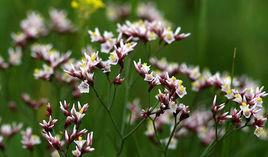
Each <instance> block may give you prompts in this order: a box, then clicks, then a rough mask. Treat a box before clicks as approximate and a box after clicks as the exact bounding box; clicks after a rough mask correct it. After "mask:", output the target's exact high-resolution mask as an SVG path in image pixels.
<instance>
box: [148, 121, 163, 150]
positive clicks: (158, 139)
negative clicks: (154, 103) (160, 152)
mask: <svg viewBox="0 0 268 157" xmlns="http://www.w3.org/2000/svg"><path fill="white" fill-rule="evenodd" d="M156 118H157V117H155V118H154V119H152V118H151V117H150V120H151V121H152V123H153V127H154V134H155V138H156V141H157V143H158V144H159V145H160V146H162V144H161V141H160V138H159V136H158V133H157V128H156V125H155V120H156Z"/></svg>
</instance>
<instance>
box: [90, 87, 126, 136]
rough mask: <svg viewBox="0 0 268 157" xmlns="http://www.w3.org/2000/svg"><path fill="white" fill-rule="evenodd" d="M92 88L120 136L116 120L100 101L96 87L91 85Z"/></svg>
mask: <svg viewBox="0 0 268 157" xmlns="http://www.w3.org/2000/svg"><path fill="white" fill-rule="evenodd" d="M92 88H93V91H94V93H95V95H96V97H97V99H98V100H99V102H100V103H101V105H102V106H103V107H104V109H105V110H106V112H107V113H108V116H109V118H110V119H111V121H112V124H113V127H114V128H115V130H116V132H117V134H118V135H119V136H120V138H122V135H121V133H120V130H119V128H118V127H117V124H116V122H115V120H114V118H113V116H112V114H111V112H110V110H109V108H108V107H107V106H106V105H105V103H104V102H103V101H102V99H101V97H100V95H99V94H98V92H97V91H96V89H95V88H94V87H92Z"/></svg>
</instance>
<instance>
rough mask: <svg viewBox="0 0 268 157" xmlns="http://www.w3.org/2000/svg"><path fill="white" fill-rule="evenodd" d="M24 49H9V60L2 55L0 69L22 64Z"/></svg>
mask: <svg viewBox="0 0 268 157" xmlns="http://www.w3.org/2000/svg"><path fill="white" fill-rule="evenodd" d="M21 58H22V49H21V47H16V48H9V49H8V62H5V61H4V59H3V58H2V57H1V56H0V69H6V68H8V67H10V66H16V65H20V64H21Z"/></svg>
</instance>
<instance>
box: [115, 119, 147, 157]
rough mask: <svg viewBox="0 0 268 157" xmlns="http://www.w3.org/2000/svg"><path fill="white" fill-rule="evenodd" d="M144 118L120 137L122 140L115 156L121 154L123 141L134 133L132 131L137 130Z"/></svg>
mask: <svg viewBox="0 0 268 157" xmlns="http://www.w3.org/2000/svg"><path fill="white" fill-rule="evenodd" d="M145 120H146V118H144V119H142V120H141V121H140V122H139V123H138V124H137V125H136V127H135V128H133V129H132V130H131V131H129V132H128V133H127V135H125V136H124V137H123V138H122V140H121V144H120V148H119V151H118V153H117V156H120V155H121V153H122V150H123V148H124V144H125V141H126V140H127V138H128V137H130V136H131V135H132V134H134V133H135V132H136V131H137V129H138V128H139V127H140V126H141V125H142V124H143V122H144V121H145Z"/></svg>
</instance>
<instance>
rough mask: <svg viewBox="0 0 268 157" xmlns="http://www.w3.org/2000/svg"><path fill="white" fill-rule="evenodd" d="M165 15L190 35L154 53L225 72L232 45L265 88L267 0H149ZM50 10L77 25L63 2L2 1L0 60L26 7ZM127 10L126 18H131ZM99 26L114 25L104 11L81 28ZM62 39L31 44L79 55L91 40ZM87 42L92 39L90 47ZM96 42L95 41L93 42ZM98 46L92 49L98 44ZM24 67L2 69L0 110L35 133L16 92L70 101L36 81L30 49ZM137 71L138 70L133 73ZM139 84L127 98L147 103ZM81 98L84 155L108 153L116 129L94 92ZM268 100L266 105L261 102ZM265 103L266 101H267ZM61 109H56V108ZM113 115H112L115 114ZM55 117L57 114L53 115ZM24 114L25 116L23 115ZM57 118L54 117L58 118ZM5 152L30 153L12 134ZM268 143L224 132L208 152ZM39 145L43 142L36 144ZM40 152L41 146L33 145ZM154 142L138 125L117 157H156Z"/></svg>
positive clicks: (183, 150)
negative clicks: (86, 135)
mask: <svg viewBox="0 0 268 157" xmlns="http://www.w3.org/2000/svg"><path fill="white" fill-rule="evenodd" d="M104 2H105V3H106V4H108V3H113V2H118V3H131V5H132V7H135V6H136V5H137V3H138V0H130V1H112V0H106V1H104ZM154 2H155V3H156V5H157V7H158V9H159V10H161V12H162V13H163V15H164V17H165V18H166V19H167V20H169V21H170V22H171V23H172V24H173V25H174V26H181V27H182V30H183V32H191V33H192V35H191V36H190V38H188V39H186V40H183V41H181V42H177V43H175V44H172V45H171V46H167V47H165V48H164V49H163V50H161V52H160V53H159V54H158V56H157V57H166V58H167V59H168V60H169V61H173V62H179V63H181V62H186V63H188V64H194V65H200V67H201V69H203V68H209V69H210V70H211V71H212V72H216V71H230V70H231V65H232V56H233V51H234V48H237V57H236V61H235V74H236V75H242V74H247V75H249V76H250V77H252V78H253V79H257V80H259V82H260V84H262V85H264V86H266V87H268V70H266V68H267V67H266V66H268V63H267V57H268V52H267V51H268V44H267V41H268V31H267V28H268V21H267V17H268V11H267V6H268V1H266V0H255V1H253V0H155V1H154ZM50 8H58V9H64V10H66V11H67V12H68V16H69V17H70V18H71V19H72V21H75V23H76V24H78V23H79V21H78V18H77V14H76V13H75V12H74V10H73V9H71V8H70V1H68V0H0V21H1V25H0V41H1V42H0V52H1V55H2V56H4V57H5V58H6V57H7V49H8V47H10V46H12V44H11V37H10V34H11V32H16V31H18V30H19V23H20V21H21V20H22V19H23V18H25V17H26V13H27V12H28V11H30V10H36V11H38V12H40V13H41V14H42V15H43V16H44V17H48V10H49V9H50ZM135 19H136V16H135V15H134V14H132V16H131V17H130V20H135ZM95 27H99V29H100V30H102V31H103V30H112V31H113V32H115V30H116V23H113V22H110V21H109V20H108V19H107V17H106V15H105V8H104V9H101V10H98V11H97V12H95V13H94V14H93V15H92V16H91V17H90V19H88V20H87V21H86V29H94V28H95ZM86 29H84V31H83V32H79V33H75V34H71V35H66V36H60V35H50V36H49V37H46V38H44V39H41V40H39V41H37V42H41V43H52V44H53V45H54V46H55V47H56V48H57V49H59V50H60V51H62V52H64V51H66V50H68V49H70V50H72V52H73V56H75V57H80V56H81V55H80V54H81V53H80V49H81V47H82V46H85V45H86V44H90V40H89V37H88V36H87V34H86V33H87V31H86ZM90 45H91V44H90ZM94 46H97V45H93V47H94ZM97 47H98V46H97ZM144 51H145V49H144V48H143V47H142V46H139V48H138V50H136V51H135V53H138V55H137V56H138V57H141V56H145V53H144ZM24 53H25V54H26V55H24V57H23V64H22V65H20V66H18V67H14V68H12V69H11V70H8V71H1V72H0V75H1V91H0V92H1V93H0V95H1V98H0V103H1V106H0V113H1V117H2V121H5V122H11V121H22V122H24V123H25V125H26V126H28V125H34V126H35V127H34V130H35V131H36V132H37V131H40V129H39V128H38V127H37V124H36V123H34V122H32V121H31V120H32V119H33V115H34V114H33V113H32V111H31V110H30V109H28V108H26V106H25V104H23V102H22V101H21V98H20V95H21V93H22V92H28V93H30V95H32V97H33V98H40V97H47V98H48V100H49V102H51V104H53V105H54V107H56V108H58V107H59V106H58V101H60V100H64V99H66V100H69V101H71V102H75V100H73V99H72V98H71V96H70V95H71V90H70V89H69V88H68V87H64V86H61V85H59V84H55V83H53V84H52V83H49V82H44V81H38V80H35V79H34V77H33V69H34V68H36V67H40V64H38V62H36V61H34V60H33V59H32V58H31V57H30V53H31V52H30V50H29V48H28V49H26V51H25V52H24ZM135 75H136V74H135ZM96 78H98V79H97V81H96V84H97V89H98V90H99V91H100V92H101V93H102V94H106V92H107V91H106V87H107V84H103V82H105V80H104V79H105V78H104V77H103V76H102V75H98V74H97V77H96ZM138 80H139V81H138V82H137V85H136V84H135V86H134V87H133V89H130V91H129V92H130V93H129V94H130V98H129V101H130V100H133V99H134V98H135V97H136V96H137V97H141V98H143V97H145V99H144V100H142V103H146V100H147V99H146V97H147V93H146V90H145V89H144V88H143V85H145V84H144V83H143V82H142V81H141V79H138ZM266 90H267V88H266ZM121 94H122V95H124V94H125V92H124V88H122V89H121V88H119V94H118V95H121ZM9 100H13V101H15V102H16V103H17V104H18V106H19V110H18V111H17V112H15V113H14V112H10V111H7V103H8V101H9ZM80 100H81V101H82V102H88V103H89V104H90V105H91V106H90V109H89V111H88V114H87V117H86V119H85V120H84V123H83V126H84V127H86V128H88V129H89V130H92V131H94V138H95V143H94V147H95V148H96V151H95V152H94V153H92V154H90V155H88V156H100V157H101V156H114V154H115V151H114V150H115V149H114V147H115V145H114V142H113V141H114V140H115V137H114V136H115V133H114V130H113V128H112V127H111V124H110V120H109V119H108V118H107V116H106V115H105V113H104V112H103V108H102V107H101V106H100V105H99V104H98V102H97V101H96V99H95V97H93V94H92V93H90V95H89V96H85V95H83V96H82V98H81V99H80ZM122 100H123V98H122V99H121V97H117V100H116V104H115V106H116V107H115V109H114V110H113V114H114V115H115V117H116V119H117V121H118V122H121V121H122V119H120V118H121V117H120V116H119V115H120V114H121V112H122V106H123V102H122ZM264 105H266V104H264ZM266 106H267V105H266ZM56 112H59V111H56ZM117 113H118V114H117ZM56 114H59V113H56ZM25 115H27V116H25ZM42 118H44V112H43V111H39V112H38V119H39V120H41V119H42ZM61 118H63V117H60V118H59V119H61ZM9 145H11V147H9V148H8V153H9V154H10V156H16V155H19V156H28V154H27V152H26V151H23V149H22V148H21V145H20V137H16V138H15V139H14V140H12V141H11V143H10V144H9ZM267 145H268V142H267V141H260V140H258V139H257V138H256V137H254V135H253V134H248V133H236V134H233V135H232V136H230V137H228V138H227V139H226V140H224V142H222V143H221V144H220V145H219V146H218V147H217V148H216V151H214V153H215V154H213V155H212V156H222V157H223V156H234V157H240V156H245V157H246V156H250V157H254V156H258V157H259V156H268V150H267ZM39 147H41V146H39ZM203 149H204V147H203V146H202V145H201V144H199V141H198V139H197V138H196V137H195V136H192V137H189V138H186V139H183V140H181V141H179V144H178V147H177V149H176V150H174V151H170V152H171V153H170V156H182V157H183V156H199V155H200V152H202V150H203ZM38 150H40V151H41V150H42V149H41V148H39V149H38ZM43 154H44V155H41V154H40V153H39V155H38V152H35V156H40V155H41V156H48V154H47V152H44V153H43ZM159 154H160V153H159V151H158V150H157V147H156V146H154V145H153V144H152V143H151V142H149V139H148V138H147V137H145V135H144V127H143V128H140V129H139V131H138V132H137V133H135V134H134V135H133V136H132V137H131V138H130V139H129V140H128V141H127V143H126V147H125V149H124V153H123V156H160V155H159Z"/></svg>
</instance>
